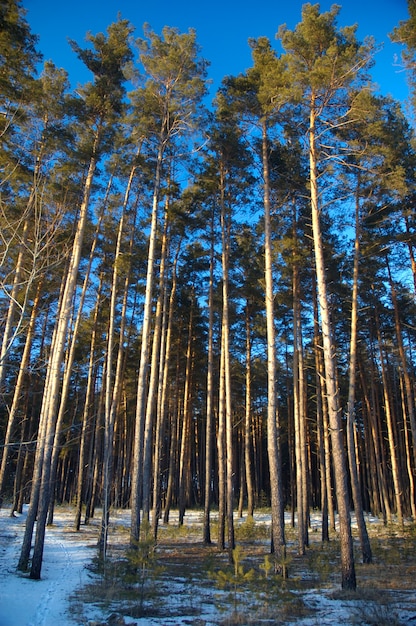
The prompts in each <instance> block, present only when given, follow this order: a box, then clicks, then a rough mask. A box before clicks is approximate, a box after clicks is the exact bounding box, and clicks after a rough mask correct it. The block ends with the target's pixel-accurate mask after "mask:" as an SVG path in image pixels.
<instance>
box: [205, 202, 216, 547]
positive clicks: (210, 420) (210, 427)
mask: <svg viewBox="0 0 416 626" xmlns="http://www.w3.org/2000/svg"><path fill="white" fill-rule="evenodd" d="M210 223H211V233H210V259H209V286H208V345H207V352H208V354H207V409H206V410H207V421H206V427H205V495H204V525H203V541H204V543H205V544H210V543H211V525H210V509H211V492H212V466H213V458H212V456H213V431H214V387H213V382H214V381H213V376H214V269H215V248H214V243H215V240H214V211H212V212H211V220H210Z"/></svg>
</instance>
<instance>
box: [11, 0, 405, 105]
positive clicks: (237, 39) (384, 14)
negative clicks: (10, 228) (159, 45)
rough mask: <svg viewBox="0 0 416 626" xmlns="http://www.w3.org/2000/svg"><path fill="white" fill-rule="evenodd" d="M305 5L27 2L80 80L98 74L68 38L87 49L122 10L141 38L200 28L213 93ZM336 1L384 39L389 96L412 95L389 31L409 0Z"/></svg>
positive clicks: (349, 19) (48, 54)
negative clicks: (255, 43)
mask: <svg viewBox="0 0 416 626" xmlns="http://www.w3.org/2000/svg"><path fill="white" fill-rule="evenodd" d="M303 4H304V1H303V0H207V1H206V2H200V1H198V0H147V1H144V0H68V1H67V2H61V1H60V0H23V6H24V7H25V9H26V10H27V15H26V19H27V21H28V22H29V24H30V26H31V29H32V32H33V33H34V34H36V35H38V36H39V37H40V40H39V46H38V47H39V49H40V51H41V52H42V54H43V55H44V58H45V59H46V60H49V59H50V60H52V61H53V62H54V63H55V64H56V65H57V66H58V67H63V68H65V69H66V70H67V71H68V72H69V77H70V80H71V82H72V84H73V85H76V84H77V83H82V82H84V81H86V80H89V79H90V76H89V75H88V72H86V71H85V70H84V68H83V66H82V64H81V63H80V62H79V61H78V60H77V59H76V57H75V55H74V53H73V52H72V50H71V48H70V46H69V44H68V41H67V39H68V38H70V39H74V40H75V41H76V42H77V43H78V44H80V45H81V46H83V45H84V39H85V34H86V32H87V31H91V32H92V33H93V34H96V33H97V32H103V31H105V30H106V28H107V26H108V25H109V24H111V23H112V22H114V21H115V20H116V19H117V15H118V13H120V14H121V17H123V18H126V19H128V20H130V22H131V23H132V24H133V25H134V27H135V28H136V32H135V34H136V35H137V36H138V37H140V36H142V34H143V30H142V27H143V24H144V23H145V22H148V23H149V24H150V26H151V27H152V29H153V30H154V31H156V32H158V33H160V31H161V29H162V28H163V26H165V25H167V26H172V27H177V28H178V29H179V30H180V31H181V32H184V31H187V30H188V29H189V28H195V30H196V32H197V38H198V42H199V44H200V46H201V48H202V56H203V57H204V58H205V59H207V60H208V61H210V63H211V66H210V68H209V77H210V78H211V79H212V81H213V85H212V87H211V93H212V96H214V94H215V91H216V89H217V87H218V85H219V83H220V82H221V79H222V78H223V77H224V76H226V75H228V74H232V75H235V74H238V73H240V72H244V71H245V70H246V69H247V68H248V67H250V65H251V54H250V49H249V46H248V44H247V40H248V38H250V37H259V36H263V35H265V36H267V37H268V38H269V39H270V40H271V41H272V42H274V41H275V34H276V31H277V29H278V27H279V25H280V24H283V23H286V24H287V26H288V28H290V29H292V28H294V27H295V25H296V24H297V23H298V22H299V21H300V20H301V8H302V5H303ZM312 4H314V2H312ZM319 4H320V7H321V11H327V10H328V9H329V8H330V7H331V5H332V4H334V2H333V0H322V1H321V2H320V3H319ZM336 4H340V5H341V6H342V9H341V13H340V15H339V19H338V22H339V24H340V25H351V24H358V26H359V29H358V37H359V38H360V39H363V38H364V37H365V36H367V35H373V36H374V38H375V39H376V41H377V43H380V44H384V49H383V50H382V51H381V52H379V53H378V54H377V57H376V66H375V69H374V71H373V77H374V79H375V81H376V82H377V83H378V84H379V86H380V91H381V92H382V93H383V94H388V93H390V94H391V95H392V96H393V97H395V98H397V99H399V100H402V101H404V100H405V99H406V98H407V95H408V89H407V85H406V78H405V74H404V72H403V71H400V68H399V67H398V66H397V64H398V60H397V58H396V60H395V57H400V51H401V47H400V46H399V45H397V44H392V43H391V42H390V40H389V37H388V33H390V32H391V31H392V30H393V28H394V27H395V26H396V25H397V24H398V22H399V21H400V20H405V19H407V18H408V10H407V1H406V0H344V1H343V2H342V0H339V1H338V2H336Z"/></svg>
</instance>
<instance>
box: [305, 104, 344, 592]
mask: <svg viewBox="0 0 416 626" xmlns="http://www.w3.org/2000/svg"><path fill="white" fill-rule="evenodd" d="M316 106H317V105H316V103H315V100H314V95H313V94H312V95H311V106H310V119H309V172H310V185H311V188H310V193H311V210H312V233H313V242H314V251H315V268H316V278H317V287H318V302H319V313H320V319H321V326H322V338H323V351H324V364H325V388H326V395H327V402H328V416H329V425H330V429H331V442H332V455H333V461H334V473H335V486H336V497H337V505H338V514H339V525H340V539H341V577H342V587H343V588H346V589H355V587H356V578H355V565H354V552H353V544H352V534H351V518H350V509H349V496H348V483H347V476H348V475H347V463H346V458H345V451H344V440H343V428H342V422H341V407H340V401H339V390H338V386H337V376H336V360H335V359H336V355H335V346H334V339H333V336H332V325H331V320H330V311H329V300H328V294H327V284H326V271H325V260H324V254H323V239H322V233H321V224H320V215H319V213H320V208H319V192H318V175H317V154H316V146H315V141H316V137H315V132H316V127H315V124H316V118H315V116H316Z"/></svg>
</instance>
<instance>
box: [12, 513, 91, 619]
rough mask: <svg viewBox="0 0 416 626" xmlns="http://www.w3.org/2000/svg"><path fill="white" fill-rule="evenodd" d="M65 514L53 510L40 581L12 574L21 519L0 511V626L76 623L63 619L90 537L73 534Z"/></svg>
mask: <svg viewBox="0 0 416 626" xmlns="http://www.w3.org/2000/svg"><path fill="white" fill-rule="evenodd" d="M69 514H70V512H69V511H67V510H64V509H63V510H61V511H58V512H57V513H56V515H55V520H54V525H53V526H51V527H48V529H47V534H46V541H45V551H44V560H43V564H42V578H41V580H36V581H35V580H31V579H30V578H28V577H27V576H25V575H22V574H20V573H18V572H17V570H16V566H17V562H18V559H19V555H20V547H21V544H22V538H23V532H24V527H25V515H22V516H16V517H10V510H9V509H7V508H4V509H1V510H0V626H61V625H64V624H68V625H69V624H77V623H78V622H77V621H73V620H72V619H71V616H70V615H69V614H68V598H69V596H70V595H71V594H72V593H73V592H74V591H75V590H76V588H77V587H80V586H83V585H84V584H85V583H86V582H87V580H88V572H87V570H86V569H85V565H86V564H88V563H90V562H91V559H92V558H93V555H94V550H93V547H94V546H95V545H96V543H97V538H96V533H95V534H94V535H95V536H94V535H93V534H92V533H91V532H89V533H88V532H85V531H82V532H81V533H74V532H71V531H68V530H67V528H70V526H69V523H70V517H69Z"/></svg>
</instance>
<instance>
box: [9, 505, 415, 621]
mask: <svg viewBox="0 0 416 626" xmlns="http://www.w3.org/2000/svg"><path fill="white" fill-rule="evenodd" d="M73 519H74V510H73V509H72V508H71V507H69V506H63V507H57V509H56V513H55V519H54V524H53V526H51V527H49V528H48V529H47V532H46V542H45V555H44V563H43V567H42V580H40V581H32V580H30V579H29V578H28V576H26V575H22V574H18V573H17V572H16V564H17V560H18V557H19V551H20V545H21V539H22V536H23V531H24V520H25V515H22V516H18V517H10V511H9V510H8V509H7V507H6V508H4V509H2V510H1V511H0V626H56V625H57V624H59V625H68V626H69V625H74V624H76V625H78V626H104V625H108V626H122V625H127V624H129V625H130V624H136V625H138V626H181V625H187V626H227V625H229V626H232V625H246V626H251V625H265V626H272V625H289V624H301V625H302V626H316V625H318V624H319V625H320V626H325V625H328V626H329V625H331V626H333V625H337V624H356V625H360V626H365V625H369V626H376V625H377V626H383V625H389V626H394V625H396V624H412V623H413V624H416V550H415V546H416V526H415V524H410V523H408V524H406V525H405V528H404V529H401V528H399V526H398V525H396V524H393V525H391V526H384V525H383V524H382V522H381V521H379V520H377V519H376V518H368V529H369V533H370V536H371V545H372V550H373V564H371V565H363V564H362V563H361V562H360V559H359V546H358V541H357V538H355V544H356V556H357V561H356V562H357V564H356V573H357V583H358V586H357V590H356V591H355V592H346V591H342V590H341V588H340V570H339V545H338V538H337V533H336V532H333V533H332V535H331V540H330V542H329V543H324V544H323V543H322V542H321V540H320V516H319V514H318V513H317V514H316V515H315V514H314V515H312V517H311V528H310V533H309V538H310V545H309V547H308V548H307V550H306V553H305V555H303V556H299V555H298V553H297V552H298V551H297V531H296V528H292V526H291V523H290V515H288V516H287V524H286V534H287V557H286V559H285V561H284V563H282V562H280V563H277V562H274V560H273V558H272V556H271V555H270V554H269V536H270V515H269V512H268V511H266V510H262V511H259V512H256V513H255V515H254V519H252V518H248V519H247V518H246V517H243V518H242V519H236V539H237V545H238V548H237V552H235V554H234V557H235V561H236V565H235V566H234V565H230V563H229V558H228V554H227V553H224V552H220V551H219V550H218V549H217V547H216V546H215V544H213V545H212V546H206V545H204V544H203V543H202V541H201V536H202V513H201V512H200V511H199V512H198V511H190V512H188V513H187V514H186V515H185V523H184V525H183V526H181V527H179V526H178V524H177V514H176V512H173V513H172V515H171V518H170V523H169V524H162V523H161V524H160V528H159V534H158V544H157V546H156V547H155V546H153V542H152V541H150V540H149V541H146V540H142V541H140V542H139V544H138V545H137V547H136V548H135V550H134V551H132V550H130V549H129V523H130V513H129V511H120V510H116V511H113V512H112V514H111V525H110V530H109V548H108V554H107V558H106V561H105V563H102V562H99V560H98V559H97V551H96V545H97V538H98V533H99V527H100V518H99V512H97V516H96V518H95V519H94V520H92V522H91V523H90V524H89V525H88V526H82V527H81V531H80V532H78V533H76V532H74V531H73V530H72V525H73ZM215 533H216V522H215V515H213V523H212V536H213V537H215ZM282 565H284V567H285V568H287V570H288V577H287V578H286V579H283V578H282V576H281V575H280V574H277V573H275V570H280V569H281V567H282Z"/></svg>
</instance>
